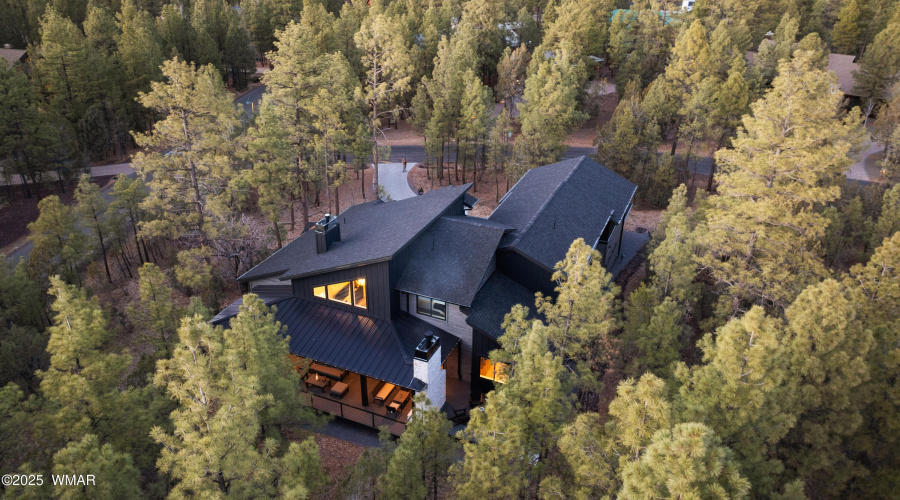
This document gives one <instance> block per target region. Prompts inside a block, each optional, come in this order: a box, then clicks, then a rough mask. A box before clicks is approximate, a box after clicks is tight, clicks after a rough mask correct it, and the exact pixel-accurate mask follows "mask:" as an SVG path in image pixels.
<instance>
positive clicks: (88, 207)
mask: <svg viewBox="0 0 900 500" xmlns="http://www.w3.org/2000/svg"><path fill="white" fill-rule="evenodd" d="M75 201H76V205H75V212H76V213H77V214H78V215H79V216H80V218H81V224H82V226H84V227H86V228H88V229H90V231H91V232H92V233H93V236H94V245H96V246H99V247H100V253H101V254H102V255H103V266H104V267H105V268H106V278H107V279H108V280H109V282H110V283H112V275H111V274H110V273H109V259H108V258H107V256H106V247H107V239H108V236H107V237H104V236H103V233H104V231H107V225H108V219H109V214H108V209H109V203H108V202H107V201H106V198H104V197H103V195H102V194H101V193H100V187H99V186H97V185H96V184H94V183H92V182H91V176H90V175H89V174H83V175H82V176H81V179H79V181H78V187H77V188H76V189H75ZM107 233H108V231H107Z"/></svg>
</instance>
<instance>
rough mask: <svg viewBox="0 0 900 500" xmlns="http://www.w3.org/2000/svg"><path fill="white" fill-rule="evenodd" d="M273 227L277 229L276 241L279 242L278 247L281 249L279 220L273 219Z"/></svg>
mask: <svg viewBox="0 0 900 500" xmlns="http://www.w3.org/2000/svg"><path fill="white" fill-rule="evenodd" d="M272 226H274V227H273V229H275V241H277V242H278V249H279V250H281V228H279V227H278V221H277V220H273V221H272Z"/></svg>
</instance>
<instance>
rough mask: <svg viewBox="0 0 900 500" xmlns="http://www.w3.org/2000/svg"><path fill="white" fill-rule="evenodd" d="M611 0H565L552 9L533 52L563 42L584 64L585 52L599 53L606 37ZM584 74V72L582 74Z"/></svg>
mask: <svg viewBox="0 0 900 500" xmlns="http://www.w3.org/2000/svg"><path fill="white" fill-rule="evenodd" d="M612 10H613V1H612V0H603V1H599V2H598V1H595V0H569V1H566V2H563V3H562V4H561V5H560V6H559V8H558V9H557V10H556V19H554V20H553V22H552V23H549V24H548V25H546V27H545V30H544V38H543V40H542V43H541V46H540V47H539V48H538V49H536V51H535V52H536V53H538V54H541V53H543V52H545V51H547V50H557V49H559V48H560V47H562V46H563V45H566V46H567V47H568V48H569V49H570V50H571V51H572V53H571V57H572V59H573V60H578V61H580V62H581V63H583V64H588V62H589V61H590V59H588V56H594V57H603V56H604V55H605V54H606V46H607V43H608V42H607V40H608V38H609V24H610V21H609V20H610V17H611V15H612ZM584 76H585V78H586V77H587V75H584Z"/></svg>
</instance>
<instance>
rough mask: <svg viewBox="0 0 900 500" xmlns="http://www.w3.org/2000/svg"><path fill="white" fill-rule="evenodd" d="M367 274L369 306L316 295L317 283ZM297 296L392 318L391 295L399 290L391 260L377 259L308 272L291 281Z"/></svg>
mask: <svg viewBox="0 0 900 500" xmlns="http://www.w3.org/2000/svg"><path fill="white" fill-rule="evenodd" d="M360 278H363V279H365V280H366V308H365V309H362V308H359V307H356V306H352V305H347V304H342V303H340V302H335V301H332V300H326V299H322V298H320V297H316V296H315V295H313V287H317V286H322V285H328V284H331V283H341V282H344V281H352V280H355V279H360ZM291 285H292V286H293V294H294V296H295V297H300V298H303V299H309V300H313V301H320V302H323V303H327V304H328V305H329V306H331V307H334V308H336V309H343V310H345V311H350V312H355V313H363V314H366V315H368V316H371V317H373V318H378V319H385V320H390V319H391V295H392V294H394V293H396V292H394V290H393V289H392V288H391V282H390V273H389V269H388V262H377V263H375V264H367V265H364V266H357V267H353V268H349V269H341V270H339V271H331V272H326V273H322V274H316V275H314V276H306V277H303V278H297V279H294V280H292V281H291Z"/></svg>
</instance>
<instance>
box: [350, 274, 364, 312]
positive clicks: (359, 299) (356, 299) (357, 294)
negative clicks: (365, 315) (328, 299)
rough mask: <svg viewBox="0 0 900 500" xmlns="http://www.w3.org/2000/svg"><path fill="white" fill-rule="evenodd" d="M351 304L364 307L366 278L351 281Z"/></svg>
mask: <svg viewBox="0 0 900 500" xmlns="http://www.w3.org/2000/svg"><path fill="white" fill-rule="evenodd" d="M353 305H355V306H356V307H362V308H363V309H365V307H366V280H364V279H362V278H360V279H358V280H356V281H354V282H353Z"/></svg>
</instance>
